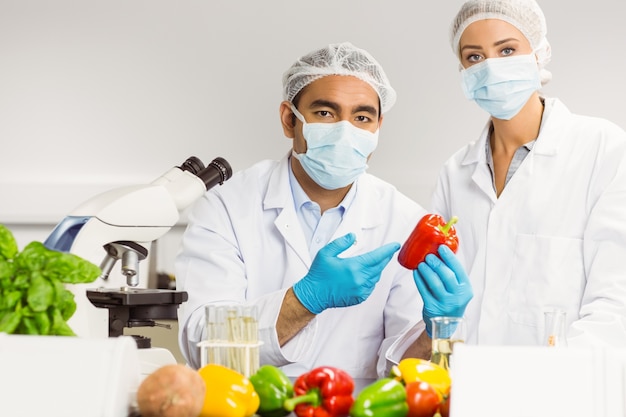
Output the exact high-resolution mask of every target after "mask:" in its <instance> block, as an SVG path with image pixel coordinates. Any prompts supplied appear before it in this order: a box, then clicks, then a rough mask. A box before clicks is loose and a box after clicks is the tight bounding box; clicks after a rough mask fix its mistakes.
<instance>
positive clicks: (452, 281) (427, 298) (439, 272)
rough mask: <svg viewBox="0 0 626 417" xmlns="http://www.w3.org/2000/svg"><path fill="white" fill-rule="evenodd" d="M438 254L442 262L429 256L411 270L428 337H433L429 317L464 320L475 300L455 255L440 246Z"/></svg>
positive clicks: (444, 246) (431, 255) (467, 278)
mask: <svg viewBox="0 0 626 417" xmlns="http://www.w3.org/2000/svg"><path fill="white" fill-rule="evenodd" d="M438 252H439V256H440V257H441V259H439V258H438V257H437V256H435V255H433V254H430V255H428V256H426V261H425V262H422V263H420V264H419V265H418V266H417V269H415V270H413V279H414V280H415V285H417V290H418V291H419V293H420V295H421V296H422V299H423V300H424V309H423V311H422V316H423V318H424V323H425V324H426V332H427V333H428V336H431V335H432V333H431V329H432V323H431V321H430V319H431V318H432V317H438V316H449V317H463V314H464V313H465V307H467V304H468V303H469V302H470V300H471V299H472V297H473V296H474V292H473V291H472V285H471V284H470V282H469V277H468V276H467V274H466V273H465V270H464V269H463V266H462V265H461V263H460V262H459V260H458V258H457V257H456V255H455V254H454V252H452V250H450V248H449V247H447V246H446V245H441V246H439V250H438ZM442 260H443V261H442Z"/></svg>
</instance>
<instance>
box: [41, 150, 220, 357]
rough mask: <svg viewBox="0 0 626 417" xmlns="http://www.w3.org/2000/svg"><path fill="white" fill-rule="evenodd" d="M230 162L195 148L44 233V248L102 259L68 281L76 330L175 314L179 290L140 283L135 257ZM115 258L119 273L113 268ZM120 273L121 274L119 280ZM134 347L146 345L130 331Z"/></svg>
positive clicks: (109, 330)
mask: <svg viewBox="0 0 626 417" xmlns="http://www.w3.org/2000/svg"><path fill="white" fill-rule="evenodd" d="M231 175H232V169H231V167H230V165H229V164H228V162H226V160H224V159H223V158H220V157H218V158H215V159H214V160H213V161H211V163H209V164H208V165H207V166H206V167H205V166H204V164H203V163H202V161H201V160H200V159H198V158H196V157H195V156H191V157H189V158H187V160H185V162H184V163H182V164H181V165H180V166H175V167H173V168H171V169H170V170H168V171H167V172H165V173H164V174H163V175H161V176H160V177H158V178H157V179H155V180H154V181H152V182H151V183H149V184H146V185H133V186H126V187H121V188H116V189H112V190H110V191H107V192H104V193H102V194H99V195H96V196H95V197H93V198H91V199H89V200H87V201H86V202H84V203H83V204H81V205H80V206H79V207H77V208H76V209H75V210H74V211H72V212H71V213H70V214H69V215H68V216H67V217H65V218H64V219H63V220H62V221H61V222H60V223H59V224H58V225H57V226H56V227H55V228H54V230H53V231H52V233H51V234H50V236H49V237H48V238H47V239H46V240H45V242H44V245H45V246H46V247H48V248H49V249H53V250H58V251H62V252H69V253H73V254H75V255H78V256H80V257H82V258H84V259H87V260H89V261H91V262H93V263H94V264H96V265H98V264H99V265H100V268H101V270H102V274H101V276H100V277H98V278H97V279H96V281H95V282H92V283H90V284H74V285H68V286H67V287H68V289H69V290H70V291H72V293H73V294H74V298H75V301H76V311H75V313H74V315H73V316H72V317H71V318H70V320H68V324H69V326H70V327H71V328H72V329H73V330H74V332H75V333H76V334H77V335H78V336H79V337H85V338H106V337H115V336H120V335H122V332H123V329H124V328H125V327H140V326H154V325H155V321H154V320H159V319H176V318H177V316H176V312H177V310H178V306H179V304H181V303H183V302H184V301H186V300H187V293H186V292H184V291H175V290H164V289H148V288H138V285H139V263H140V261H142V260H143V259H146V257H147V256H148V248H149V247H150V245H151V244H152V242H154V241H155V240H156V239H158V238H160V237H161V236H163V235H164V234H165V233H167V232H168V231H169V230H170V229H171V228H172V227H173V226H174V225H175V224H176V223H177V221H178V220H179V218H180V213H181V212H182V211H183V210H184V209H186V208H187V207H189V206H190V205H191V204H192V203H193V202H195V201H196V200H197V199H199V198H200V197H202V195H204V193H205V192H206V191H207V190H209V189H210V188H212V187H213V186H215V185H217V184H220V185H221V184H223V183H224V181H226V180H227V179H229V178H230V177H231ZM118 261H120V266H121V277H120V276H119V274H117V276H114V275H115V274H113V275H112V274H111V273H112V271H113V267H114V266H115V264H116V263H117V262H118ZM124 278H125V279H126V282H123V280H124ZM134 338H135V340H136V342H137V345H138V347H139V348H149V347H150V339H147V341H146V340H145V338H144V339H142V337H141V336H134Z"/></svg>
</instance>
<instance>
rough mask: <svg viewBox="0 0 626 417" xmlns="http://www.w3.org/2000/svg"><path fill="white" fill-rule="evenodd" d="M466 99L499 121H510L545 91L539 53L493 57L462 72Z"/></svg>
mask: <svg viewBox="0 0 626 417" xmlns="http://www.w3.org/2000/svg"><path fill="white" fill-rule="evenodd" d="M461 84H462V87H463V93H465V97H467V98H468V99H470V100H474V101H475V102H476V103H477V104H478V105H479V106H480V107H481V108H482V109H483V110H485V111H486V112H488V113H489V114H490V115H492V116H493V117H495V118H497V119H503V120H510V119H512V118H513V117H514V116H515V115H516V114H517V113H519V111H520V110H521V109H522V107H524V105H525V104H526V102H527V101H528V99H529V98H530V96H531V95H532V94H533V93H534V92H535V91H537V90H539V89H540V88H541V77H540V74H539V67H538V66H537V60H536V58H535V54H529V55H516V56H511V57H506V58H489V59H486V60H484V61H483V62H481V63H479V64H476V65H472V66H471V67H469V68H466V69H464V70H462V71H461Z"/></svg>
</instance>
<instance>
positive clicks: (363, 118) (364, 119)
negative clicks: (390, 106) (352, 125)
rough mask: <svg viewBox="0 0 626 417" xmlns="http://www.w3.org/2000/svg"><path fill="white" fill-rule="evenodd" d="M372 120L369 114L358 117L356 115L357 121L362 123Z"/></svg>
mask: <svg viewBox="0 0 626 417" xmlns="http://www.w3.org/2000/svg"><path fill="white" fill-rule="evenodd" d="M370 120H372V119H370V118H369V117H367V116H357V117H356V121H357V122H361V123H367V122H369V121H370Z"/></svg>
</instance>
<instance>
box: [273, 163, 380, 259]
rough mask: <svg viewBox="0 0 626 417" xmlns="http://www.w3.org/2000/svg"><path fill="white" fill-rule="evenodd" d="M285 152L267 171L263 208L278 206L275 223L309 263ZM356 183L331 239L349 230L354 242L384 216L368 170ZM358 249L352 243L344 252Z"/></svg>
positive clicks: (299, 254) (378, 224)
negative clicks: (353, 194)
mask: <svg viewBox="0 0 626 417" xmlns="http://www.w3.org/2000/svg"><path fill="white" fill-rule="evenodd" d="M290 154H291V152H288V153H287V155H285V156H284V157H283V158H282V159H281V161H280V163H279V164H278V165H276V167H275V168H274V169H273V172H272V173H271V174H270V180H269V184H268V188H267V191H266V194H265V197H264V200H263V208H264V210H271V209H278V210H280V212H279V213H278V216H277V217H276V220H275V222H274V223H275V224H276V227H277V228H278V230H279V231H280V233H281V234H282V235H283V237H284V238H285V240H286V241H287V243H288V244H289V245H290V246H291V247H292V248H293V249H294V251H295V252H296V253H297V254H298V256H299V257H300V258H301V259H302V260H303V261H304V262H305V263H307V264H308V265H310V263H311V259H310V255H309V250H308V246H307V244H306V242H305V239H304V233H303V232H302V228H301V227H300V225H299V223H298V217H297V214H296V210H295V207H294V203H293V197H292V195H291V188H290V186H289V167H288V165H287V164H288V163H289V155H290ZM353 187H356V193H355V196H354V200H353V201H352V203H351V204H350V207H348V209H347V211H346V213H345V214H344V216H343V220H342V222H341V224H340V225H339V228H338V229H337V231H336V232H335V235H334V236H333V239H335V238H337V237H340V236H343V235H345V234H346V233H349V232H352V233H354V234H355V235H356V239H357V242H358V241H359V238H360V237H361V235H362V233H363V231H364V230H367V229H372V228H375V227H377V226H380V225H382V223H383V219H382V218H381V216H380V213H379V212H378V209H377V207H379V205H380V204H379V203H380V196H379V195H378V193H377V191H376V190H377V188H376V187H375V186H374V184H373V177H372V176H371V175H369V174H367V173H365V174H363V175H361V176H360V177H359V179H358V180H357V182H356V183H355V184H354V185H353ZM358 250H359V245H358V244H355V245H353V246H352V247H351V248H349V249H347V250H346V251H344V252H343V254H344V255H351V254H352V253H354V252H355V251H358Z"/></svg>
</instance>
